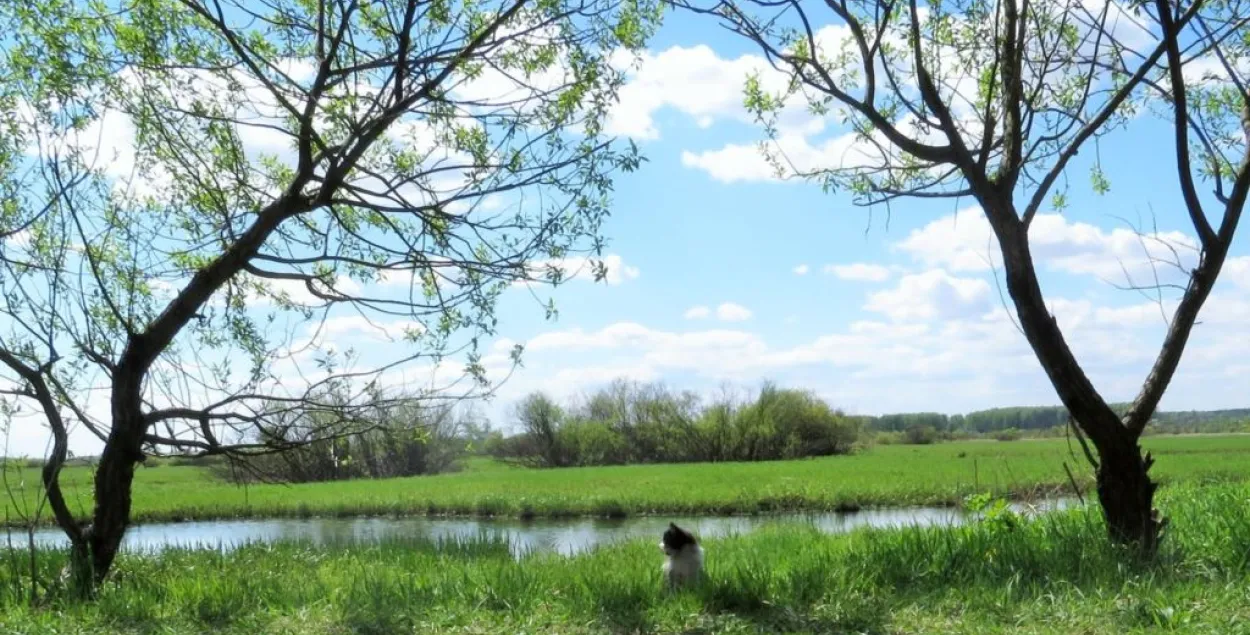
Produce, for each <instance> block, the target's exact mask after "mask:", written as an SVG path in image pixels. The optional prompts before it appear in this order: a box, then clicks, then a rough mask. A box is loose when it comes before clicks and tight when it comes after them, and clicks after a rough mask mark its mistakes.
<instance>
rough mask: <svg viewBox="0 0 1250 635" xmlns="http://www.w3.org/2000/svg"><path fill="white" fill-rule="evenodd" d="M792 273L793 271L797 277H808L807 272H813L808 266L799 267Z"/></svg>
mask: <svg viewBox="0 0 1250 635" xmlns="http://www.w3.org/2000/svg"><path fill="white" fill-rule="evenodd" d="M791 271H793V272H794V275H796V276H806V275H807V272H808V271H811V268H810V267H808V266H807V265H799V266H797V267H795V268H794V269H792V270H791Z"/></svg>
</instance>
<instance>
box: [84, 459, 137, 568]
mask: <svg viewBox="0 0 1250 635" xmlns="http://www.w3.org/2000/svg"><path fill="white" fill-rule="evenodd" d="M135 462H136V461H135V459H134V458H133V456H132V455H130V454H129V453H128V452H125V451H124V450H123V449H122V448H119V447H116V446H114V445H112V444H110V445H108V446H106V447H105V449H104V453H103V454H102V455H101V456H100V465H99V467H98V469H97V470H96V476H95V495H96V503H95V513H94V514H93V515H92V522H91V529H90V531H89V532H88V534H87V537H88V540H89V542H90V546H91V569H92V574H93V575H94V576H95V581H96V582H97V583H99V582H101V581H103V580H104V577H105V576H106V575H108V572H109V569H111V568H112V566H113V559H114V558H116V557H117V550H118V548H119V547H120V546H121V543H122V537H123V536H124V535H125V534H126V527H127V526H128V525H129V524H130V486H131V484H132V483H133V482H134V478H135Z"/></svg>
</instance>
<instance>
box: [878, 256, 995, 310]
mask: <svg viewBox="0 0 1250 635" xmlns="http://www.w3.org/2000/svg"><path fill="white" fill-rule="evenodd" d="M991 306H992V305H991V302H990V285H989V283H987V282H986V281H985V280H982V279H980V278H956V277H954V276H951V275H950V274H948V273H946V272H945V271H943V270H941V269H933V270H930V271H926V272H924V273H920V274H913V275H909V276H903V278H901V279H900V280H899V282H898V285H897V286H896V287H895V288H893V289H887V290H885V291H878V292H876V293H873V294H871V295H870V296H868V303H867V304H866V305H865V306H864V308H865V309H867V310H869V311H873V312H877V313H883V314H885V315H886V316H888V317H889V318H890V319H892V320H895V321H898V322H903V321H909V320H912V321H928V320H945V319H951V318H965V317H978V316H982V315H985V314H986V313H987V312H988V311H989V310H990V307H991Z"/></svg>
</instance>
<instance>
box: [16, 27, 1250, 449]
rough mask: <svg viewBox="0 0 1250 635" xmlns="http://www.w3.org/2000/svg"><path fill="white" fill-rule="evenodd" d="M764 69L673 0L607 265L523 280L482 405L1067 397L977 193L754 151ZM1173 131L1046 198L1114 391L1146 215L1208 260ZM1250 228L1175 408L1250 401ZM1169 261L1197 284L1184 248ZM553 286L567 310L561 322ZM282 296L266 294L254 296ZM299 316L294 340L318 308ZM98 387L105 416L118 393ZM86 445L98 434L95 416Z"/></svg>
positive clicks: (1056, 272)
mask: <svg viewBox="0 0 1250 635" xmlns="http://www.w3.org/2000/svg"><path fill="white" fill-rule="evenodd" d="M761 66H762V60H761V59H760V58H759V57H758V56H757V55H756V53H755V50H754V49H753V48H752V47H751V46H750V45H749V44H748V43H746V42H745V41H743V40H740V39H738V38H736V37H735V36H732V35H730V34H727V33H726V32H724V31H723V30H721V29H719V28H717V27H716V26H715V25H714V24H712V23H710V22H708V21H706V20H699V19H693V18H691V17H690V16H686V15H683V14H671V13H670V14H669V16H668V19H667V21H666V23H665V25H664V26H663V27H662V28H661V30H660V31H659V33H657V35H656V37H655V38H654V39H653V40H652V42H651V43H650V46H649V48H648V51H647V52H646V53H645V54H644V55H643V57H642V60H641V62H640V66H639V67H637V68H636V69H634V70H632V71H631V72H630V77H629V80H630V81H629V84H628V85H627V86H626V87H625V88H624V90H622V92H621V103H620V104H619V105H618V106H617V108H616V109H615V110H614V111H613V116H612V118H611V121H610V122H609V131H610V132H612V133H615V134H618V135H620V136H622V137H629V138H633V139H634V140H635V141H636V142H637V143H638V144H639V146H640V148H641V150H642V152H643V153H644V154H645V155H646V157H647V158H648V161H647V162H646V163H645V164H643V166H642V168H641V169H640V170H638V171H637V172H635V173H632V174H624V175H620V176H619V177H618V179H617V182H616V196H615V204H614V208H613V213H612V217H611V219H610V221H609V222H608V223H607V226H606V228H605V232H606V234H607V237H608V238H609V243H608V246H607V248H606V250H605V253H604V255H605V260H606V263H607V264H608V266H609V268H610V273H609V276H608V279H607V281H606V282H600V283H592V282H591V281H589V280H586V279H574V280H571V281H568V282H567V283H566V284H564V285H562V286H561V287H559V288H557V289H554V290H551V289H548V288H536V289H533V290H530V289H527V288H524V287H516V288H514V289H512V290H510V291H509V292H508V294H507V295H506V296H505V297H504V298H503V300H502V302H501V305H500V307H499V311H498V315H499V318H500V326H499V338H498V340H497V341H495V342H491V343H488V344H487V346H486V349H487V350H486V353H487V355H486V357H485V358H484V360H483V361H484V363H485V365H486V366H487V368H488V371H490V373H491V376H492V377H493V378H502V377H503V375H504V374H505V371H506V370H507V368H508V366H509V364H508V363H507V351H508V350H509V349H510V348H511V347H512V345H514V344H516V343H523V344H525V346H526V353H525V355H524V358H523V362H524V367H523V368H521V369H520V370H518V371H517V372H516V373H515V374H513V375H512V376H511V378H510V379H509V381H507V382H506V383H505V384H504V385H503V386H502V387H501V388H500V390H499V392H498V396H497V398H496V400H495V401H493V402H492V403H491V404H489V405H488V406H487V407H486V409H485V411H486V413H487V414H488V415H490V416H491V418H492V420H493V422H494V423H495V424H497V425H503V426H504V427H507V426H508V424H509V423H510V422H509V421H508V417H507V411H508V408H509V406H510V405H511V404H512V403H514V402H515V400H517V399H518V398H520V397H521V396H523V395H524V394H526V393H527V392H530V391H533V390H543V391H546V392H548V393H549V394H551V395H552V396H554V397H557V398H560V399H569V398H574V397H576V396H577V395H579V394H583V393H585V392H587V391H590V390H593V389H595V388H596V387H599V386H601V385H603V384H604V383H606V382H608V381H610V380H612V379H613V378H617V377H624V378H630V379H638V380H645V381H663V382H665V383H667V384H669V385H670V386H672V387H674V388H679V389H692V390H696V391H700V392H705V393H710V392H713V391H715V390H717V389H718V387H719V386H720V385H721V384H723V383H726V382H727V383H730V384H732V385H735V386H737V387H740V388H742V387H744V388H754V387H757V386H758V385H759V383H760V382H762V381H763V380H765V379H771V380H775V381H777V382H778V383H780V384H782V385H785V386H791V387H798V388H807V389H811V390H813V391H815V392H816V393H818V394H819V395H821V396H822V397H824V398H825V399H827V400H828V401H829V402H830V403H831V404H832V405H834V406H835V407H840V408H843V409H845V410H847V411H850V412H854V413H866V414H881V413H890V412H904V411H919V410H926V411H938V412H946V413H956V412H966V411H969V410H974V409H980V408H988V407H995V406H1011V405H1043V404H1056V403H1058V400H1057V398H1056V397H1055V394H1054V391H1053V389H1052V388H1051V387H1050V385H1049V383H1048V382H1047V380H1046V378H1045V376H1044V374H1043V373H1042V371H1041V369H1040V367H1039V365H1038V363H1037V361H1036V360H1035V359H1034V357H1033V354H1032V352H1031V351H1030V350H1029V348H1028V346H1027V344H1026V342H1025V340H1024V337H1023V335H1021V334H1020V333H1019V332H1018V331H1017V330H1016V328H1015V327H1014V325H1013V323H1012V319H1013V317H1012V314H1011V312H1010V311H1008V310H1006V309H1005V308H1004V305H1003V299H1002V298H1003V297H1004V296H1000V292H999V283H998V282H997V281H996V279H995V270H994V269H993V268H992V266H991V263H992V262H993V261H994V259H995V257H996V252H997V246H996V245H994V244H993V243H992V242H991V237H990V234H989V232H988V227H987V226H986V224H985V221H984V219H983V217H982V216H981V213H980V211H979V210H978V209H977V208H976V206H975V203H974V201H971V200H943V201H914V200H913V201H907V200H901V201H896V202H894V203H893V204H892V205H891V207H890V209H889V210H888V212H887V210H886V209H884V208H876V209H872V210H868V209H865V208H861V207H856V206H854V205H852V202H851V200H850V198H849V196H847V195H845V194H837V193H834V194H826V193H823V192H822V191H821V190H820V188H819V187H818V186H816V185H813V184H807V183H803V182H801V181H794V180H791V181H786V182H782V181H778V180H776V179H775V178H773V177H772V176H771V170H770V169H769V168H768V166H767V165H766V164H765V162H764V159H763V157H762V155H761V154H760V153H759V152H758V150H756V149H755V148H754V144H756V143H757V142H758V141H760V140H761V139H762V132H761V130H760V128H759V127H758V126H757V125H755V124H754V123H752V122H751V120H750V117H749V116H748V115H747V114H746V112H745V110H744V109H743V108H742V87H743V83H744V81H745V79H746V74H747V73H748V72H749V71H750V70H752V69H758V68H761ZM785 124H786V125H785V128H784V132H785V135H786V136H785V139H784V140H783V143H784V144H785V147H786V148H787V152H789V153H791V155H792V156H794V157H796V158H797V159H798V160H799V161H803V162H807V163H808V164H819V163H822V162H832V161H835V160H837V158H838V156H839V155H838V148H839V146H838V145H837V141H838V140H839V139H843V138H845V137H844V135H846V134H847V131H846V130H845V129H843V128H840V127H839V126H838V125H837V124H836V123H835V122H834V121H832V120H821V119H817V118H814V117H810V116H806V115H804V114H803V113H801V112H798V111H791V112H789V113H788V115H787V119H786V120H785ZM101 126H102V128H103V130H102V132H103V134H104V136H110V135H111V136H112V137H113V138H111V139H110V140H108V141H104V142H101V143H103V144H105V145H108V144H112V145H113V148H114V151H115V152H116V155H115V156H116V157H117V159H115V161H114V163H115V166H110V169H116V170H117V171H118V174H125V173H127V172H128V171H129V170H130V167H133V163H134V153H133V151H128V150H127V149H126V144H127V143H128V141H127V133H126V132H125V129H126V125H125V122H124V121H115V120H109V121H106V122H103V123H102V124H101ZM1169 135H1170V126H1169V125H1168V124H1167V123H1166V122H1161V121H1158V120H1155V119H1151V118H1150V117H1149V116H1141V117H1138V118H1137V119H1135V120H1134V121H1133V122H1132V124H1131V125H1130V126H1129V127H1128V128H1127V129H1126V130H1124V131H1122V132H1118V133H1116V134H1114V135H1112V136H1110V137H1108V138H1105V139H1103V140H1102V141H1101V142H1100V144H1099V146H1098V153H1099V154H1100V155H1101V157H1102V159H1103V167H1104V170H1105V171H1106V172H1107V175H1108V176H1109V178H1110V181H1111V191H1110V193H1109V194H1108V195H1106V196H1102V197H1097V196H1094V195H1092V194H1091V193H1090V192H1089V189H1088V187H1086V184H1087V182H1088V168H1089V166H1090V163H1089V161H1090V160H1091V157H1092V156H1093V155H1094V153H1093V152H1092V151H1090V150H1087V151H1086V152H1083V153H1082V155H1081V158H1079V159H1078V160H1077V161H1076V162H1075V163H1074V165H1073V166H1072V167H1071V169H1070V171H1069V174H1070V178H1071V180H1072V187H1071V189H1070V191H1069V199H1070V206H1069V207H1068V208H1067V209H1066V210H1064V212H1063V214H1062V215H1060V214H1056V213H1055V212H1053V211H1052V210H1049V209H1043V210H1042V214H1041V215H1040V216H1039V217H1038V218H1037V219H1036V221H1035V222H1034V224H1033V228H1032V230H1031V234H1030V237H1031V240H1032V244H1033V251H1034V254H1035V257H1036V260H1037V263H1038V269H1039V272H1040V273H1041V276H1042V284H1043V289H1044V291H1045V292H1046V294H1047V297H1048V299H1049V300H1050V302H1051V308H1052V311H1053V312H1054V314H1055V315H1056V316H1057V318H1058V319H1059V322H1060V325H1061V326H1062V327H1063V328H1064V331H1065V333H1066V335H1067V337H1068V339H1069V342H1070V344H1071V346H1072V347H1073V349H1074V350H1075V352H1076V353H1077V356H1078V358H1079V359H1080V360H1081V361H1082V362H1083V363H1084V365H1085V368H1086V371H1087V373H1088V374H1089V375H1090V376H1091V377H1092V379H1093V380H1094V382H1095V384H1096V385H1097V386H1098V387H1099V388H1100V389H1101V390H1102V391H1103V394H1104V396H1105V397H1106V398H1108V399H1111V400H1128V399H1131V398H1132V397H1133V396H1134V395H1135V394H1136V391H1137V390H1138V388H1139V387H1140V384H1141V381H1142V378H1144V376H1145V375H1146V373H1147V372H1148V369H1149V367H1150V364H1151V363H1152V362H1153V359H1154V356H1155V354H1156V353H1157V351H1158V345H1159V343H1160V341H1161V339H1162V335H1163V332H1164V328H1165V325H1166V323H1165V320H1166V318H1167V317H1168V316H1169V309H1170V307H1171V306H1172V302H1174V299H1175V294H1171V295H1167V296H1165V297H1164V298H1163V301H1162V303H1160V302H1159V301H1158V300H1157V299H1151V298H1149V297H1145V296H1143V295H1142V294H1139V293H1135V292H1130V291H1124V290H1120V289H1117V288H1116V287H1115V284H1124V283H1126V278H1125V272H1128V273H1129V274H1130V275H1132V276H1133V279H1134V280H1135V281H1137V282H1143V281H1146V280H1148V279H1149V276H1150V275H1151V268H1150V267H1149V265H1148V261H1149V259H1148V257H1147V256H1148V255H1155V256H1159V255H1165V254H1168V253H1170V252H1169V251H1168V249H1167V248H1166V247H1164V246H1163V242H1159V241H1156V240H1147V241H1145V242H1143V241H1142V240H1141V239H1140V238H1139V237H1138V235H1136V234H1135V233H1133V232H1132V231H1130V228H1129V225H1128V224H1126V222H1127V223H1136V224H1138V225H1139V226H1142V227H1151V226H1153V227H1157V229H1158V231H1159V236H1158V238H1159V240H1160V241H1166V242H1167V243H1169V244H1171V245H1173V246H1179V249H1180V251H1181V253H1183V254H1184V258H1185V260H1184V263H1185V264H1189V265H1192V260H1193V259H1192V252H1191V251H1187V250H1186V248H1185V245H1187V244H1188V245H1192V244H1193V237H1192V236H1193V230H1192V228H1191V226H1190V225H1189V221H1188V219H1187V217H1186V214H1185V212H1184V210H1183V208H1182V207H1181V199H1180V195H1179V191H1178V188H1177V186H1176V176H1175V168H1174V163H1173V161H1174V159H1173V155H1172V154H1171V145H1170V136H1169ZM87 136H90V135H89V134H88V135H87ZM245 141H247V142H248V143H252V144H258V145H261V146H266V145H267V146H268V147H270V148H272V147H276V146H281V144H282V142H283V140H282V139H281V138H279V139H277V140H276V141H275V140H273V139H269V138H265V139H260V138H258V137H257V136H256V135H252V136H250V137H248V138H247V139H245ZM1091 148H1092V146H1091ZM127 152H129V154H127ZM128 162H129V166H130V167H127V166H128ZM887 213H888V216H889V218H888V226H887ZM1248 243H1250V238H1247V232H1246V231H1245V230H1244V229H1243V231H1242V232H1241V237H1240V238H1239V239H1238V242H1237V244H1236V245H1235V247H1234V249H1233V252H1232V257H1231V258H1230V260H1229V262H1228V263H1227V265H1226V267H1225V271H1224V274H1223V276H1222V279H1221V281H1220V283H1219V284H1218V285H1217V287H1216V290H1215V293H1214V294H1213V296H1212V298H1211V300H1210V301H1209V302H1208V304H1207V307H1206V308H1205V309H1204V311H1203V313H1202V316H1201V322H1202V323H1201V324H1200V325H1199V326H1198V327H1197V329H1196V330H1195V333H1194V336H1193V338H1192V339H1191V342H1190V346H1189V348H1188V351H1187V354H1186V356H1185V359H1184V361H1183V362H1182V364H1181V367H1180V371H1179V372H1178V374H1177V376H1176V378H1175V381H1174V382H1173V385H1172V388H1171V390H1170V391H1169V392H1168V394H1167V396H1166V397H1165V399H1164V401H1163V404H1162V405H1163V407H1164V408H1167V409H1205V408H1223V407H1239V406H1245V405H1247V401H1246V400H1245V397H1244V390H1242V388H1244V387H1245V386H1246V385H1247V380H1248V379H1250V362H1247V361H1245V360H1247V359H1250V329H1247V328H1246V326H1245V325H1246V324H1247V322H1248V319H1250V249H1248ZM584 273H586V274H587V275H588V274H589V271H588V270H587V271H585V272H584ZM1161 274H1162V275H1164V276H1165V277H1167V276H1170V277H1168V278H1167V279H1168V280H1171V281H1175V280H1180V278H1179V277H1178V274H1177V273H1176V272H1175V271H1171V270H1168V269H1167V268H1166V267H1165V268H1164V269H1163V270H1161ZM548 297H554V299H555V301H556V305H557V307H558V309H559V319H558V321H555V322H551V321H548V320H545V319H544V310H543V306H542V302H543V301H545V300H546V299H547V298H548ZM265 311H266V307H264V306H257V313H258V315H260V314H263V313H264V312H265ZM333 316H334V317H333V319H332V323H330V327H329V328H328V330H327V331H326V332H325V340H326V341H327V342H329V343H330V344H332V345H334V346H337V347H339V348H344V347H348V346H350V347H353V348H355V349H357V350H359V351H360V352H361V353H362V358H363V359H366V360H369V361H376V362H378V363H382V362H385V361H389V359H393V357H394V356H393V353H394V350H395V344H394V343H393V342H392V341H390V340H389V339H388V338H393V337H394V336H396V335H397V334H398V331H399V329H401V328H402V327H403V324H402V323H400V322H386V321H385V320H380V321H378V322H376V323H375V324H374V325H369V324H368V323H366V322H363V321H362V320H360V319H359V318H358V317H352V316H351V314H350V313H349V312H344V311H339V312H337V313H334V314H333ZM281 323H282V324H288V323H287V322H286V321H285V320H284V321H283V322H281ZM289 324H291V326H290V331H291V332H292V333H294V334H296V335H297V337H296V339H299V337H298V336H300V335H304V336H307V335H309V334H310V333H308V331H309V329H310V328H312V327H310V326H308V325H303V324H295V323H289ZM281 372H288V373H289V372H290V369H289V368H285V367H284V368H283V369H282V371H281ZM420 374H421V369H420V368H418V369H416V371H415V372H414V374H403V375H401V376H400V377H399V378H398V379H397V378H396V377H391V379H390V381H391V383H403V382H405V381H416V379H414V378H416V377H419V376H420ZM89 407H90V408H91V409H93V410H95V411H101V412H106V411H107V401H105V400H103V399H98V400H93V402H92V403H91V404H90V406H89ZM45 440H46V434H45V433H44V432H42V430H41V428H40V427H39V426H37V425H32V424H26V425H23V426H20V427H18V428H17V429H16V434H15V435H14V437H13V438H12V439H11V440H10V443H11V448H13V449H14V450H16V451H17V453H23V452H25V453H29V454H38V453H41V452H42V448H43V446H44V442H45ZM73 445H74V449H75V451H77V452H92V451H94V450H95V449H96V448H95V447H94V444H93V443H92V441H91V439H89V438H87V437H86V435H85V434H81V433H79V434H76V435H75V436H74V443H73Z"/></svg>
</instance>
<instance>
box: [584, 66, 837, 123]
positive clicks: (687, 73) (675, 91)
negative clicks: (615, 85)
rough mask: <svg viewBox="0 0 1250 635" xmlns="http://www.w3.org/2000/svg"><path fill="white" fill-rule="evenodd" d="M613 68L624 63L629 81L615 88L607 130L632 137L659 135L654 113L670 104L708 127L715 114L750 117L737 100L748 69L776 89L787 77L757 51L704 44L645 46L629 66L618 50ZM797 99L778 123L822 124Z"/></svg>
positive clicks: (747, 120) (750, 119)
mask: <svg viewBox="0 0 1250 635" xmlns="http://www.w3.org/2000/svg"><path fill="white" fill-rule="evenodd" d="M614 61H616V65H617V67H618V68H622V69H627V77H628V82H627V83H626V85H625V86H624V87H622V88H621V90H620V103H619V104H617V106H616V108H614V109H613V111H612V115H611V117H610V119H609V121H608V124H607V132H608V133H609V134H613V135H624V136H630V137H634V138H636V139H656V138H658V137H659V136H660V131H659V128H658V127H657V126H656V123H655V115H656V113H657V112H658V111H660V110H661V109H664V108H672V109H674V110H676V111H678V112H680V113H682V114H684V115H686V116H688V117H690V118H692V119H694V123H695V125H697V126H699V127H700V128H708V127H710V126H711V125H713V123H715V122H716V120H718V119H728V120H733V121H739V122H743V123H748V124H749V123H753V121H754V119H753V117H752V116H751V115H750V113H748V112H747V110H746V108H745V107H744V106H743V103H742V91H743V88H744V87H745V85H746V80H747V77H748V76H749V75H751V74H752V73H758V74H759V76H760V82H761V84H762V85H763V87H764V88H765V89H766V90H768V91H770V92H776V91H780V90H782V89H783V88H784V87H785V85H786V77H785V75H783V74H782V73H779V72H777V71H776V70H775V69H773V68H772V67H771V66H770V65H769V64H768V63H767V62H766V61H765V60H764V58H762V57H760V56H758V55H742V56H739V57H737V58H734V59H726V58H723V57H721V56H720V55H719V54H717V53H716V52H715V51H713V50H712V49H711V48H710V47H708V46H707V45H705V44H698V45H695V46H691V47H684V46H673V47H670V48H668V49H665V50H663V51H660V52H658V53H653V52H646V53H643V54H642V56H641V57H640V58H639V59H638V60H637V65H636V66H632V65H631V64H630V62H632V61H633V60H629V59H628V58H627V55H626V54H624V53H618V54H617V57H616V60H614ZM803 106H804V104H803V103H802V101H801V100H800V99H795V100H792V103H789V104H787V107H786V108H785V110H784V111H783V113H782V117H781V121H780V122H779V127H780V128H781V129H783V130H785V131H787V132H794V133H796V134H815V133H818V132H820V131H821V130H823V129H824V122H823V120H822V119H821V118H819V117H816V116H813V115H811V114H810V113H809V112H807V110H806V109H805V108H804V107H803Z"/></svg>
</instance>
